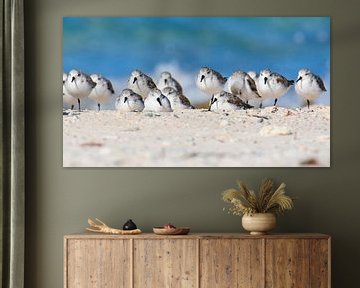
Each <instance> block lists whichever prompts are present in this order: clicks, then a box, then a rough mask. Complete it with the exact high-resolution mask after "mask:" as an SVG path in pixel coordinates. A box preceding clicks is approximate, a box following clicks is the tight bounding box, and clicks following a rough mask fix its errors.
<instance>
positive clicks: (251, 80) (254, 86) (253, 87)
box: [246, 76, 261, 98]
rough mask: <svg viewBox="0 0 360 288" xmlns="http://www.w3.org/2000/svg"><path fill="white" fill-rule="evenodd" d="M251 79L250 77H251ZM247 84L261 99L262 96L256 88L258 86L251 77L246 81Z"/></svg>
mask: <svg viewBox="0 0 360 288" xmlns="http://www.w3.org/2000/svg"><path fill="white" fill-rule="evenodd" d="M249 77H250V76H249ZM246 81H247V83H248V84H249V86H250V89H251V91H253V92H254V93H255V94H256V95H257V96H258V97H259V98H261V96H260V95H259V93H258V91H257V88H256V84H255V81H254V79H252V78H251V77H250V78H248V79H246Z"/></svg>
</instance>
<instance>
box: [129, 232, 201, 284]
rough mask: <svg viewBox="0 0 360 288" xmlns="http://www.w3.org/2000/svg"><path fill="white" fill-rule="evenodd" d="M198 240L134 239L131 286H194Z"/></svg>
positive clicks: (195, 282)
mask: <svg viewBox="0 0 360 288" xmlns="http://www.w3.org/2000/svg"><path fill="white" fill-rule="evenodd" d="M196 246H197V241H196V240H193V239H171V238H170V239H150V240H134V271H136V273H135V274H134V287H135V288H153V287H169V288H170V287H172V288H175V287H179V288H181V287H187V288H192V287H194V288H196V287H197V277H198V275H197V254H196V251H197V250H196V249H197V248H196Z"/></svg>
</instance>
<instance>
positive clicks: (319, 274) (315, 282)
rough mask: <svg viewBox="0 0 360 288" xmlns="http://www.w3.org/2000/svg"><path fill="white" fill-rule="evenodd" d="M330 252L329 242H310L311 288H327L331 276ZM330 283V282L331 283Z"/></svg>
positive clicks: (318, 240) (315, 240)
mask: <svg viewBox="0 0 360 288" xmlns="http://www.w3.org/2000/svg"><path fill="white" fill-rule="evenodd" d="M329 255H330V251H329V244H328V241H327V240H324V239H314V240H310V267H311V269H310V287H311V288H327V287H329V286H328V285H327V284H328V280H329V274H330V267H329V266H330V259H329ZM329 283H330V281H329Z"/></svg>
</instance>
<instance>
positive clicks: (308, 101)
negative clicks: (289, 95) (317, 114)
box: [306, 100, 310, 110]
mask: <svg viewBox="0 0 360 288" xmlns="http://www.w3.org/2000/svg"><path fill="white" fill-rule="evenodd" d="M306 102H307V106H308V110H310V100H306Z"/></svg>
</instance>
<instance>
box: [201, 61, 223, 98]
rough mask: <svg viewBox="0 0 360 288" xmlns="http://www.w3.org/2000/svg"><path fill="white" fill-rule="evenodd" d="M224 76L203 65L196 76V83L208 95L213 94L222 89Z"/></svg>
mask: <svg viewBox="0 0 360 288" xmlns="http://www.w3.org/2000/svg"><path fill="white" fill-rule="evenodd" d="M226 80H227V79H226V78H225V77H223V76H222V75H221V74H220V73H219V72H217V71H215V70H213V69H210V68H208V67H203V68H201V69H200V71H199V74H198V76H197V80H196V85H197V86H198V87H199V88H200V90H202V91H204V92H205V93H206V94H208V95H214V94H216V93H219V92H221V91H222V90H223V89H224V85H225V83H226Z"/></svg>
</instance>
